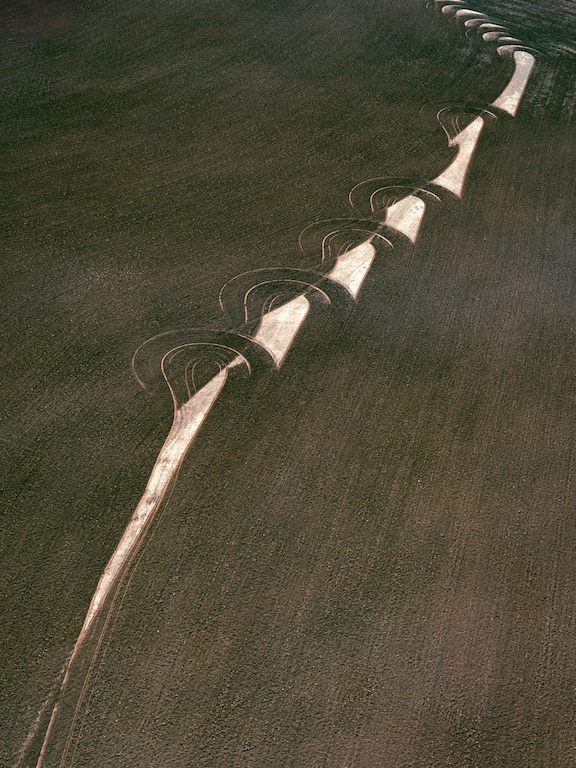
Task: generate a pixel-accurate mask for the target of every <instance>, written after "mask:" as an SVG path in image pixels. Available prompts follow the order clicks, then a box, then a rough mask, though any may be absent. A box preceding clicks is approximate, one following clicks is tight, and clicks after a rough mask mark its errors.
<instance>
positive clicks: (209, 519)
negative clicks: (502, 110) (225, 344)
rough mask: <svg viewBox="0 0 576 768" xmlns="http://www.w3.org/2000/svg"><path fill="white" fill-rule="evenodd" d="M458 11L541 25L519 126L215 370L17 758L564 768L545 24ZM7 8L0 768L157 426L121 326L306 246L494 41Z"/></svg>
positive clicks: (569, 387)
mask: <svg viewBox="0 0 576 768" xmlns="http://www.w3.org/2000/svg"><path fill="white" fill-rule="evenodd" d="M470 7H472V8H477V9H478V10H481V11H485V12H486V13H488V14H491V16H492V17H493V18H494V19H495V20H497V21H498V22H500V23H503V24H506V25H507V26H508V27H509V29H510V30H511V32H512V33H513V34H514V35H515V36H517V37H519V38H521V39H522V40H523V41H525V42H526V43H527V44H528V45H531V46H534V47H536V48H539V49H540V50H541V54H540V56H539V60H538V64H537V67H536V69H535V72H534V75H533V77H532V78H531V80H530V83H529V86H528V90H527V92H526V95H525V98H524V100H523V102H522V104H521V107H520V110H519V112H518V115H517V116H516V117H515V118H514V119H511V118H510V119H504V117H502V118H501V119H499V120H498V121H494V122H493V123H491V124H489V125H488V126H487V128H486V130H485V131H484V133H483V135H482V137H481V139H480V142H479V145H478V148H477V151H476V154H475V156H474V159H473V162H472V164H471V167H470V172H469V175H468V179H467V183H466V187H465V192H464V195H463V198H462V200H456V199H455V198H454V199H445V200H444V201H443V202H442V203H438V204H437V205H435V206H430V210H429V211H428V212H427V214H426V218H425V220H424V222H423V226H422V229H421V231H420V233H419V237H418V240H417V242H416V244H415V245H411V244H410V243H409V242H408V241H407V240H406V241H402V240H401V239H400V240H399V241H398V242H397V244H396V247H395V248H394V250H385V249H379V250H378V254H377V259H376V261H375V264H374V266H373V268H372V269H371V271H370V273H369V275H368V278H367V279H366V282H365V284H364V286H363V288H362V292H361V294H360V297H359V300H358V302H357V303H356V304H354V302H352V301H345V300H344V299H343V298H342V300H341V301H336V302H335V303H334V304H333V306H331V307H328V306H325V305H322V304H320V303H316V304H314V305H313V307H312V310H311V313H310V316H309V318H308V319H307V322H306V324H305V325H304V327H303V329H302V332H301V333H300V334H299V335H298V338H297V340H296V342H295V344H294V346H293V348H292V349H291V350H290V352H289V355H288V357H287V359H286V362H285V364H284V366H283V367H282V369H281V370H280V371H279V372H273V371H272V370H271V369H266V368H263V369H262V370H257V371H255V372H254V375H253V376H252V377H250V378H246V379H241V378H239V379H238V380H237V381H234V382H232V383H231V385H230V386H229V387H227V388H226V389H225V390H224V391H223V393H222V395H221V397H220V398H219V399H218V401H217V403H216V405H215V406H214V408H213V410H212V412H211V413H210V415H209V417H208V419H207V421H206V423H205V424H204V426H203V428H202V431H201V432H200V434H199V436H198V438H197V439H196V441H195V443H194V445H193V446H192V449H191V450H190V453H189V455H188V457H187V459H186V461H185V463H184V465H183V468H182V470H181V472H180V476H179V479H178V482H177V483H176V485H175V487H174V489H173V492H172V495H171V496H170V498H169V500H168V501H167V502H166V503H165V505H164V506H163V508H162V510H161V512H160V514H159V515H158V517H157V519H156V521H155V525H154V526H153V528H152V529H151V531H150V534H149V535H148V536H147V538H146V542H145V546H144V547H143V548H142V550H141V551H140V554H139V557H138V559H137V561H136V562H135V563H134V566H133V567H132V569H131V570H130V574H129V581H128V583H127V584H126V585H125V588H124V589H123V590H122V592H121V594H120V596H119V599H118V601H117V604H116V605H115V609H114V611H113V612H112V614H111V616H112V618H111V621H110V623H109V624H108V626H107V629H106V632H105V633H104V634H103V640H102V644H101V646H100V650H99V653H98V654H97V655H96V657H95V662H94V665H93V668H92V673H91V676H90V678H89V680H88V684H87V686H86V691H85V693H84V696H83V697H82V700H81V703H80V706H79V708H78V714H77V718H76V722H75V726H74V728H73V729H72V730H71V731H70V730H69V729H68V727H67V726H66V727H65V725H62V726H61V727H59V728H56V730H55V732H54V741H53V743H52V745H51V747H50V751H49V752H48V753H47V756H46V766H52V765H58V764H59V763H58V760H59V757H58V756H59V755H60V754H61V753H62V750H63V745H64V743H65V742H66V740H67V739H68V737H69V735H70V733H72V736H73V738H72V739H71V741H70V748H69V750H68V753H67V757H66V762H65V765H67V766H68V765H70V766H71V765H74V766H91V767H93V768H108V767H110V768H112V766H114V767H115V766H122V768H124V767H126V768H129V767H130V766H138V767H141V766H202V767H203V768H204V767H206V768H216V767H218V768H228V767H229V766H239V767H240V766H246V768H248V766H250V768H253V767H255V766H259V767H260V766H261V768H268V767H269V766H286V767H288V766H294V768H311V767H313V766H318V767H319V766H330V767H331V768H332V767H333V768H344V767H345V766H354V767H355V768H376V767H380V766H387V765H393V766H396V767H397V768H404V767H405V768H408V766H415V767H417V768H437V766H442V765H455V766H462V767H463V766H474V765H478V766H482V767H483V768H485V767H487V766H498V767H499V768H516V766H522V767H523V768H524V767H526V766H527V767H528V768H533V767H534V768H536V766H538V768H540V766H542V767H545V766H546V767H548V766H549V767H550V768H565V767H566V768H567V767H568V766H571V765H573V761H574V749H575V747H576V744H575V740H574V733H576V728H575V726H576V723H575V716H576V705H575V704H574V684H575V682H576V658H575V654H574V642H573V638H574V634H575V630H576V627H575V622H576V606H575V595H574V583H575V582H576V579H575V577H576V573H575V570H576V566H575V565H574V556H573V555H574V546H575V543H576V542H575V533H576V532H575V518H574V490H575V489H574V482H575V478H576V475H575V472H576V466H575V461H576V458H575V457H576V453H575V451H576V444H575V435H576V430H575V427H576V401H575V398H574V376H573V372H574V369H575V363H576V360H575V357H576V348H575V335H574V328H575V321H576V317H575V306H576V305H575V299H576V296H575V293H576V283H575V271H574V270H575V267H574V256H575V249H574V239H575V238H574V205H575V203H576V200H575V182H574V178H575V174H574V150H575V147H574V138H573V136H574V106H575V104H576V88H575V86H574V72H575V63H574V42H573V41H574V39H576V34H575V32H576V23H575V18H574V11H573V9H572V7H571V3H569V2H556V3H548V4H546V8H547V10H546V12H545V11H544V10H543V7H542V5H541V4H537V3H535V2H510V3H507V4H506V8H502V9H499V8H498V7H497V4H496V3H493V2H489V0H485V1H484V0H483V1H482V2H478V3H476V4H474V3H471V4H470ZM0 29H1V30H2V35H1V36H0V37H1V39H2V43H1V44H0V45H1V48H2V75H1V78H2V86H3V91H4V93H5V95H6V98H5V99H4V102H5V103H4V106H3V109H2V140H3V157H4V164H3V167H4V174H3V179H4V185H3V195H2V203H1V208H0V226H1V227H2V236H3V237H2V239H3V246H4V247H3V251H4V269H3V302H2V314H3V328H4V341H5V347H4V348H5V351H4V360H3V365H2V376H3V381H2V393H3V397H2V403H3V406H2V415H3V424H2V435H1V443H0V449H1V451H2V457H3V461H2V473H3V478H2V484H3V487H4V494H3V496H4V503H3V513H4V514H3V540H2V582H1V585H2V586H1V600H0V605H1V606H2V609H1V610H2V634H3V638H4V642H3V644H2V658H1V660H0V663H1V667H2V669H3V671H4V675H3V685H2V710H1V718H2V719H1V722H0V733H1V735H2V738H0V744H1V745H2V746H0V762H1V763H2V764H6V765H12V764H14V763H15V762H16V760H17V756H18V754H19V750H20V749H21V747H22V745H23V743H24V742H25V740H26V738H27V736H28V735H29V734H30V733H31V728H32V727H33V723H34V721H35V720H36V718H37V717H38V714H39V713H40V712H42V715H41V717H40V721H39V722H40V725H39V730H38V732H37V734H36V735H35V737H34V738H33V739H32V741H31V746H30V749H29V750H28V752H27V753H26V756H25V758H24V760H23V762H22V765H35V764H36V760H37V757H38V752H39V748H40V743H41V738H40V736H41V732H42V728H45V727H46V724H47V722H46V721H47V717H49V713H50V711H51V707H52V705H53V698H54V695H55V693H56V691H57V689H58V679H59V674H60V672H61V670H62V668H63V666H64V664H65V662H66V659H67V658H68V656H69V654H70V652H71V650H72V648H73V646H74V642H75V640H76V637H77V636H78V633H79V631H80V628H81V626H82V622H83V620H84V617H85V615H86V611H87V609H88V605H89V603H90V599H91V596H92V594H93V592H94V589H95V587H96V584H97V582H98V579H99V577H100V574H101V573H102V571H103V569H104V567H105V565H106V563H107V561H108V559H109V557H110V555H111V553H112V552H113V550H114V548H115V546H116V544H117V542H118V541H119V539H120V537H121V535H122V532H123V531H124V529H125V527H126V524H127V522H128V520H129V519H130V516H131V514H132V512H133V510H134V508H135V506H136V504H137V502H138V500H139V498H140V496H141V494H142V491H143V489H144V486H145V485H146V481H147V478H148V476H149V474H150V471H151V469H152V466H153V464H154V461H155V459H156V456H157V454H158V451H159V449H160V447H161V445H162V443H163V441H164V438H165V436H166V434H167V432H168V430H169V428H170V424H171V419H172V404H171V401H170V396H169V392H168V390H167V388H166V387H165V386H164V385H163V382H162V380H161V376H160V372H159V371H158V370H155V369H152V368H150V369H149V370H146V374H147V379H146V380H147V383H148V385H149V386H148V390H147V391H144V390H142V389H141V388H140V387H139V386H138V383H137V381H136V379H135V378H134V376H133V374H132V371H131V365H130V363H131V358H132V354H133V352H134V351H135V349H136V348H137V347H138V345H139V344H140V343H141V342H143V341H144V340H146V339H148V338H150V337H152V336H154V335H156V334H161V333H163V332H165V331H169V330H172V329H182V328H197V327H211V328H226V327H228V326H229V321H228V320H227V318H226V316H225V315H224V314H223V313H222V311H221V308H220V306H219V303H218V293H219V290H220V288H221V286H222V285H224V283H225V282H226V281H227V280H229V279H230V278H232V277H234V276H235V275H238V274H240V273H242V272H245V271H247V270H253V269H264V268H269V267H287V268H301V267H304V268H312V267H314V266H315V265H316V263H317V262H318V260H319V250H318V246H319V242H318V239H316V240H314V238H311V240H310V242H309V241H308V240H306V244H308V245H307V246H306V248H305V249H304V252H302V251H301V250H299V248H298V237H299V234H300V232H301V231H302V229H303V228H304V227H306V226H307V225H308V224H310V223H311V222H313V221H319V220H324V219H330V220H334V219H346V218H349V217H350V216H351V215H352V214H351V209H350V206H349V203H348V199H347V195H348V192H349V191H350V189H351V188H352V187H353V186H354V185H356V184H358V183H359V182H361V181H363V180H365V179H370V178H374V177H392V178H401V179H406V178H407V179H413V180H420V181H421V182H422V183H426V182H427V181H429V180H430V179H432V178H434V176H435V175H436V174H438V172H439V171H441V170H442V169H443V168H444V167H445V166H446V165H447V164H448V163H449V162H450V159H451V158H452V157H453V155H454V151H453V150H451V149H450V148H448V146H447V140H446V134H445V133H444V131H443V129H442V127H441V125H440V124H439V123H438V122H437V120H436V113H437V112H438V111H439V110H440V109H441V108H442V107H443V106H448V105H454V104H462V103H463V102H472V103H473V104H475V105H478V104H480V105H483V104H486V103H488V102H490V101H492V100H493V99H494V98H495V97H496V96H497V95H498V94H499V93H500V92H501V91H502V89H503V87H504V86H505V84H506V83H507V81H508V80H509V78H510V75H511V71H512V64H511V61H510V60H509V59H506V58H504V57H499V56H498V55H496V54H495V52H494V49H493V48H491V47H490V46H489V45H484V44H480V43H479V41H478V40H477V39H476V38H475V37H473V36H472V37H470V38H466V37H465V36H464V35H463V34H462V29H461V28H460V27H458V26H457V25H456V24H454V23H452V22H450V21H449V20H448V19H447V18H445V17H444V16H443V15H442V14H440V13H438V12H434V11H432V10H427V9H426V8H424V4H422V3H420V2H417V1H416V0H404V1H403V2H400V0H397V1H395V2H394V1H393V2H380V3H376V2H371V1H370V0H360V1H359V2H355V3H346V2H344V0H336V2H334V0H332V2H330V3H317V4H312V3H304V2H300V3H298V2H292V3H290V2H289V3H283V4H281V5H280V4H274V3H263V2H253V3H244V4H240V5H239V4H235V3H228V2H225V0H219V1H218V2H213V3H204V2H195V3H189V4H188V3H184V2H176V1H174V2H170V3H162V4H160V3H153V2H144V1H143V0H126V1H125V2H122V3H121V2H117V3H111V2H104V0H91V2H89V3H84V4H83V5H82V8H80V7H78V5H77V4H75V3H72V2H67V1H66V0H53V2H45V3H38V2H26V3H16V2H14V3H9V4H7V5H6V6H5V7H4V8H3V9H2V10H1V11H0ZM240 299H241V297H240ZM92 650H95V649H90V651H92ZM82 682H83V681H82V679H81V676H79V677H78V679H77V680H72V687H71V688H70V689H69V690H68V692H67V694H66V695H67V697H68V698H67V699H66V701H65V702H64V703H65V705H66V706H68V707H69V708H70V709H73V708H74V707H75V706H76V701H77V698H78V694H79V690H80V687H81V685H82ZM66 702H68V704H66ZM45 703H46V707H45V709H42V707H43V705H44V704H45ZM68 724H69V723H68Z"/></svg>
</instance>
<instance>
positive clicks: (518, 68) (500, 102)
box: [492, 38, 536, 117]
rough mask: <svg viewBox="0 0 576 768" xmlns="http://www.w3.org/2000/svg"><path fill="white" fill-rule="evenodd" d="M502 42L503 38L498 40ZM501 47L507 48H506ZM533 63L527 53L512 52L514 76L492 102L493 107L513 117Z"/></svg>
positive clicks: (532, 57) (532, 58) (533, 59)
mask: <svg viewBox="0 0 576 768" xmlns="http://www.w3.org/2000/svg"><path fill="white" fill-rule="evenodd" d="M504 40H505V38H500V42H503V41H504ZM502 47H503V48H507V47H508V46H507V45H506V46H502ZM535 63H536V59H535V58H534V56H532V54H531V53H528V51H522V50H520V51H514V65H515V69H514V74H513V75H512V79H511V80H510V82H509V83H508V85H507V86H506V88H505V89H504V90H503V91H502V93H501V94H500V96H498V98H497V99H495V100H494V101H493V102H492V106H493V107H498V108H499V109H502V110H504V112H508V114H509V115H512V117H515V115H516V112H517V111H518V107H519V106H520V102H521V101H522V96H524V91H525V90H526V86H527V85H528V80H529V79H530V75H531V74H532V70H533V69H534V65H535Z"/></svg>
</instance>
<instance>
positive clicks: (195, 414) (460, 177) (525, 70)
mask: <svg viewBox="0 0 576 768" xmlns="http://www.w3.org/2000/svg"><path fill="white" fill-rule="evenodd" d="M435 2H436V4H437V6H439V5H440V3H442V2H443V0H435ZM453 10H456V13H455V15H456V16H457V17H460V18H462V19H465V25H466V26H476V27H478V29H479V30H481V31H483V39H485V40H486V41H488V40H495V41H500V42H502V43H503V45H502V46H500V47H499V48H498V52H499V53H504V52H508V51H513V56H514V63H515V69H514V73H513V75H512V77H511V79H510V81H509V83H508V85H507V86H506V88H505V89H504V90H503V91H502V93H501V94H500V96H498V97H497V98H496V99H495V101H493V102H492V106H494V107H497V108H499V109H501V110H503V111H505V112H508V113H509V114H510V115H512V116H515V115H516V112H517V110H518V106H519V104H520V101H521V99H522V96H523V95H524V92H525V89H526V86H527V83H528V80H529V78H530V75H531V73H532V69H533V67H534V63H535V59H534V57H533V56H532V55H531V54H530V53H528V52H527V51H525V50H521V49H520V50H519V49H518V47H517V44H518V43H519V41H517V40H516V39H515V38H511V37H509V36H507V35H506V30H505V28H504V27H501V26H500V25H494V24H490V23H489V22H487V21H485V19H487V17H486V16H484V14H480V13H478V12H476V11H472V10H468V9H466V8H462V3H461V0H456V2H455V3H449V4H446V3H444V4H443V7H442V11H443V13H449V12H452V11H453ZM483 127H484V119H483V118H482V117H477V118H476V119H475V120H473V121H472V122H471V123H470V124H469V125H468V126H467V127H466V128H464V130H462V131H460V133H458V134H457V135H456V136H455V137H454V138H453V139H452V140H451V141H450V146H455V147H458V152H457V154H456V157H455V158H454V160H453V161H452V162H451V163H450V165H448V166H447V168H445V169H444V171H442V172H441V173H440V174H439V175H438V176H437V177H436V178H434V179H433V180H432V182H431V183H433V184H435V185H436V186H441V187H443V188H445V189H447V190H448V191H450V192H451V193H452V194H454V195H455V196H456V197H461V196H462V194H463V190H464V184H465V180H466V176H467V173H468V169H469V167H470V164H471V161H472V157H473V155H474V151H475V149H476V146H477V144H478V141H479V138H480V134H481V132H482V129H483ZM425 211H426V204H425V202H424V201H423V200H422V199H421V198H419V197H416V196H415V195H412V194H408V195H406V196H405V197H404V198H401V199H400V200H397V201H395V202H394V203H393V204H392V205H390V206H389V207H388V209H387V211H386V218H385V220H384V221H383V222H382V223H383V224H384V225H385V226H386V227H388V228H390V229H393V230H395V231H397V232H400V233H401V234H403V235H405V236H406V237H407V238H408V239H409V240H410V241H411V242H413V243H414V242H416V239H417V237H418V234H419V231H420V227H421V224H422V221H423V218H424V214H425ZM375 237H376V233H374V234H372V236H371V237H369V238H368V239H367V240H366V241H365V242H363V243H361V244H360V245H358V246H356V247H354V248H351V249H350V250H348V251H346V252H345V253H343V254H340V255H339V256H338V258H337V259H336V262H335V264H334V266H333V268H332V270H331V271H330V272H328V273H327V274H326V275H325V277H326V278H328V279H329V280H331V281H333V282H335V283H338V284H339V285H341V286H342V287H344V288H345V289H346V291H347V292H348V293H349V294H350V295H351V297H352V298H353V299H354V300H357V299H358V296H359V294H360V290H361V288H362V285H363V283H364V281H365V279H366V277H367V275H368V273H369V271H370V269H371V267H372V264H373V262H374V259H375V257H376V248H375V247H374V245H373V244H372V240H374V239H375ZM309 310H310V302H309V301H308V299H307V298H306V296H305V295H304V293H303V294H301V295H299V296H297V297H295V298H294V299H291V300H290V301H288V302H286V303H285V304H283V305H282V306H280V307H278V308H276V309H272V310H270V311H268V312H267V313H265V314H264V315H263V316H262V318H261V320H260V323H259V325H258V328H257V330H256V332H255V334H254V335H253V337H252V340H253V341H254V342H255V343H256V344H258V345H259V346H260V347H262V348H263V349H265V350H266V351H267V352H268V354H269V355H270V358H271V360H272V362H273V363H274V365H275V367H276V368H277V369H279V368H281V366H282V365H283V363H284V361H285V359H286V356H287V354H288V352H289V350H290V348H291V347H292V345H293V343H294V341H295V339H296V336H297V334H298V332H299V330H300V328H301V327H302V325H303V323H304V321H305V320H306V317H307V316H308V313H309ZM168 354H169V353H168ZM244 362H245V361H244V360H243V358H242V357H241V356H238V357H236V358H235V359H234V360H233V361H232V362H231V363H229V364H228V365H227V366H225V367H223V368H222V369H221V370H220V372H219V373H218V374H216V375H215V376H214V377H213V378H212V379H211V380H210V381H209V382H208V383H207V384H205V385H204V386H203V387H202V388H201V389H199V390H198V391H197V392H196V393H195V394H194V395H193V396H192V397H191V398H190V399H189V400H188V401H187V402H186V403H184V405H181V406H179V405H178V403H177V401H176V398H175V399H174V420H173V423H172V427H171V429H170V432H169V434H168V437H167V438H166V441H165V443H164V445H163V446H162V449H161V450H160V453H159V455H158V458H157V460H156V463H155V465H154V468H153V470H152V473H151V475H150V478H149V480H148V483H147V485H146V488H145V490H144V494H143V495H142V498H141V499H140V501H139V502H138V505H137V507H136V509H135V511H134V513H133V515H132V518H131V519H130V522H129V523H128V526H127V528H126V530H125V531H124V534H123V535H122V538H121V539H120V542H119V544H118V546H117V547H116V550H115V551H114V553H113V555H112V557H111V558H110V560H109V562H108V564H107V566H106V568H105V570H104V573H103V574H102V576H101V577H100V580H99V582H98V585H97V587H96V591H95V592H94V595H93V597H92V600H91V602H90V606H89V608H88V613H87V615H86V618H85V620H84V624H83V626H82V629H81V631H80V634H79V636H78V639H77V640H76V643H75V645H74V649H73V651H72V654H71V656H70V659H69V661H68V662H67V665H66V667H65V669H66V671H65V674H64V677H63V681H62V685H61V686H60V697H61V696H62V694H63V692H64V688H65V686H66V683H67V681H68V677H69V673H70V668H71V664H72V662H73V660H74V658H75V657H76V656H77V655H78V653H79V651H80V649H81V647H82V644H83V642H84V641H85V639H86V638H87V637H88V635H89V633H90V631H91V629H92V628H93V626H94V623H95V622H96V619H97V618H98V617H99V614H100V613H101V611H102V608H103V606H104V604H105V602H106V600H107V599H108V597H109V596H110V595H111V594H112V593H113V590H114V589H115V587H116V586H117V584H118V582H119V579H120V578H121V576H122V573H123V569H124V567H125V566H126V565H127V564H128V563H129V562H131V558H132V556H133V555H134V554H135V552H136V551H137V550H138V548H139V546H140V543H141V541H142V539H143V538H144V536H145V533H146V531H147V529H148V527H149V525H150V523H151V522H152V520H153V518H154V516H155V515H156V513H157V511H158V509H159V508H160V506H161V504H162V502H163V500H164V498H165V496H166V494H167V492H168V490H169V488H170V487H171V485H172V484H173V482H174V481H175V480H176V478H177V476H178V472H179V470H180V467H181V466H182V463H183V461H184V458H185V456H186V454H187V452H188V450H189V448H190V446H191V445H192V443H193V442H194V439H195V437H196V435H197V434H198V432H199V430H200V428H201V427H202V424H203V423H204V421H205V420H206V418H207V416H208V414H209V412H210V410H211V408H212V406H213V405H214V403H215V402H216V400H217V398H218V396H219V394H220V392H221V391H222V389H223V388H224V385H225V384H226V381H227V379H228V371H229V369H231V368H233V367H234V366H236V365H240V364H243V363H244ZM58 712H59V704H58V702H57V703H56V705H55V706H54V708H53V711H52V715H51V718H50V722H49V725H48V729H47V731H46V734H45V737H44V741H43V744H42V749H41V752H40V756H39V758H38V762H37V764H36V768H41V766H42V763H43V761H44V757H45V754H46V749H47V746H48V742H49V738H50V735H51V732H52V728H53V724H54V722H55V720H56V717H57V714H58ZM36 727H37V725H36V726H35V727H34V731H33V732H32V734H31V735H29V737H28V739H27V741H26V742H25V745H24V747H23V748H22V750H21V752H20V756H19V759H18V761H17V763H16V768H19V767H20V766H21V765H22V762H23V760H24V757H25V752H26V746H27V744H28V743H29V742H30V741H31V739H32V738H33V735H34V733H35V728H36ZM71 735H72V734H71V733H70V734H69V740H70V738H71ZM66 756H67V754H66V752H65V753H64V754H63V755H62V757H61V760H60V761H59V765H60V766H62V765H63V763H64V761H65V760H66Z"/></svg>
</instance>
